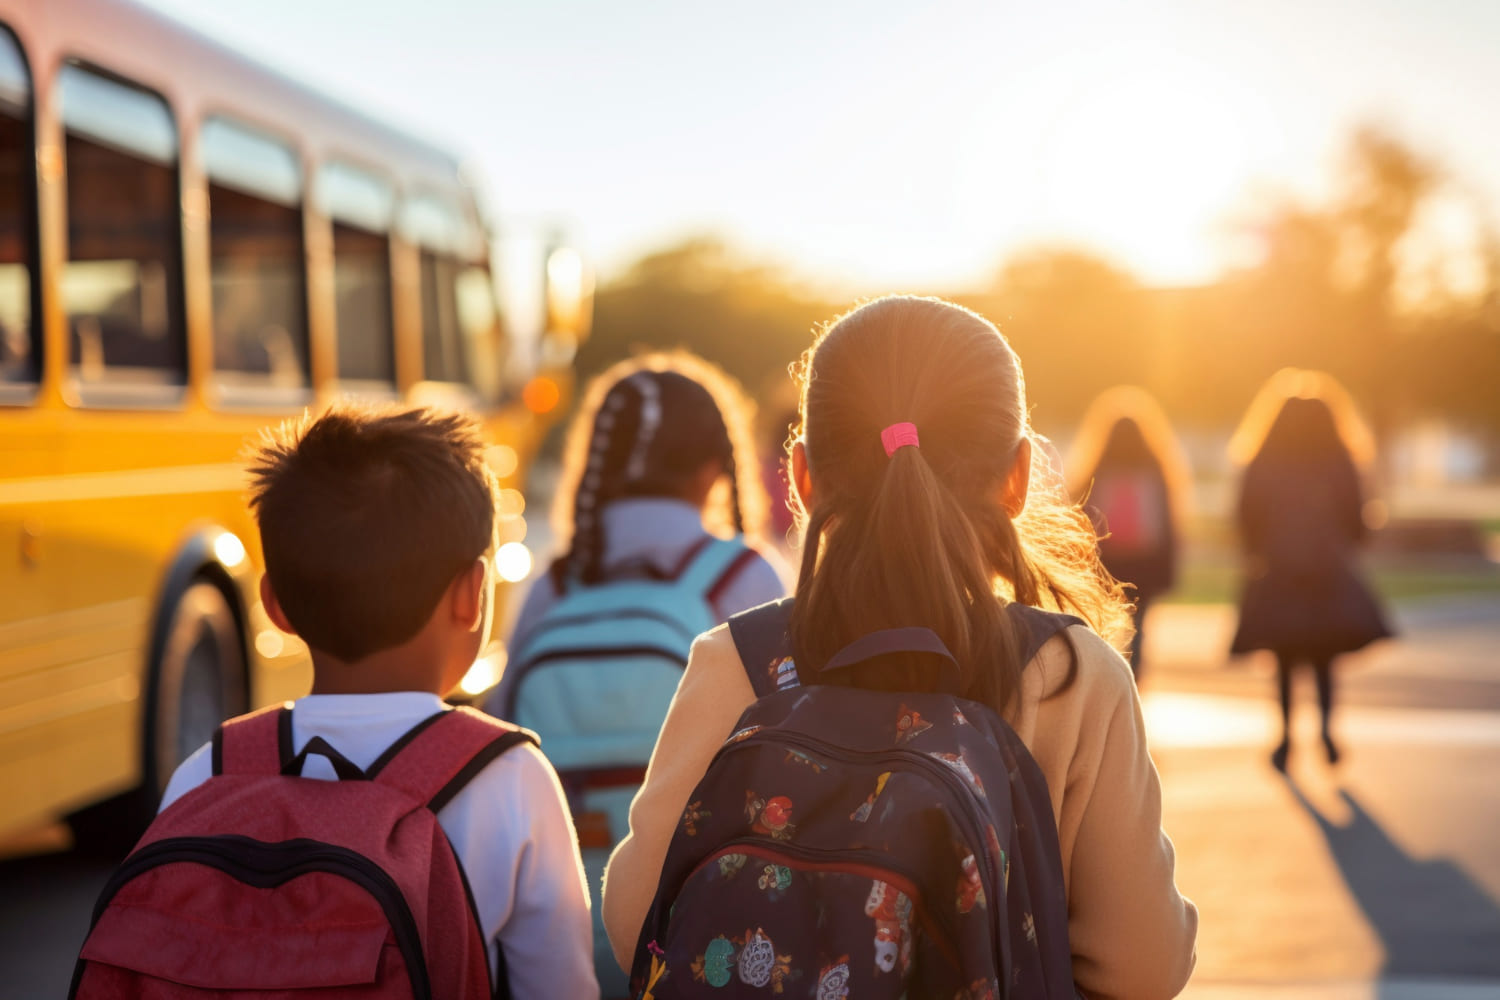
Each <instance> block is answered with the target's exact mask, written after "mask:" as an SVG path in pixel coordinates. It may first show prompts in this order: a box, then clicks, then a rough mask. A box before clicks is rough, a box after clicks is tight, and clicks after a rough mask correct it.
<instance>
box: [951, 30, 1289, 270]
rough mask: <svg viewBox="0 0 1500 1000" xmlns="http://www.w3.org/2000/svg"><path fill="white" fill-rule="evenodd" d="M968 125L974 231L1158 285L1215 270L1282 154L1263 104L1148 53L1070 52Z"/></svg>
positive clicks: (963, 190)
mask: <svg viewBox="0 0 1500 1000" xmlns="http://www.w3.org/2000/svg"><path fill="white" fill-rule="evenodd" d="M1000 123H1005V125H1006V126H1007V127H997V125H998V124H1000ZM967 130H968V132H969V134H968V136H967V137H966V141H965V142H964V144H963V150H962V155H963V157H964V159H965V161H966V163H965V166H964V168H963V170H962V176H961V177H960V178H959V193H960V195H961V197H962V198H963V199H964V200H965V201H966V202H967V203H968V205H969V207H970V209H971V210H972V211H974V213H975V218H976V221H977V222H978V224H979V225H981V226H985V225H988V226H997V227H1004V226H1010V227H1011V231H1010V232H1009V233H1008V234H1007V238H1008V240H1009V241H1010V242H1011V243H1012V244H1013V245H1014V244H1026V243H1035V242H1039V241H1040V242H1047V243H1055V242H1064V243H1076V244H1079V245H1081V246H1083V247H1085V248H1090V249H1093V250H1096V251H1098V252H1100V253H1103V254H1105V255H1107V256H1110V257H1113V258H1115V259H1117V260H1119V261H1120V262H1121V263H1123V264H1124V265H1125V266H1127V267H1129V268H1130V269H1131V270H1132V271H1133V272H1135V273H1136V274H1137V275H1139V276H1140V277H1141V278H1142V279H1143V280H1144V281H1147V282H1149V283H1153V284H1179V283H1190V282H1195V281H1203V280H1209V279H1211V278H1212V277H1213V276H1214V275H1215V274H1217V273H1218V272H1219V271H1220V269H1221V266H1222V264H1223V263H1224V256H1225V253H1224V250H1225V248H1226V244H1225V243H1224V242H1222V241H1221V239H1220V236H1221V234H1222V233H1223V229H1222V225H1223V223H1224V222H1225V221H1226V218H1227V217H1228V216H1229V215H1230V213H1231V212H1233V211H1234V210H1235V209H1236V208H1237V207H1239V206H1240V205H1242V204H1243V200H1244V198H1245V196H1246V194H1247V191H1248V190H1249V189H1250V188H1251V185H1252V184H1253V183H1254V182H1255V181H1256V180H1257V178H1258V177H1259V176H1261V175H1263V174H1265V173H1271V172H1274V171H1275V170H1277V169H1278V166H1279V165H1280V164H1279V161H1280V160H1281V158H1282V157H1283V156H1284V154H1285V148H1284V143H1283V136H1282V132H1281V129H1280V126H1279V125H1278V123H1277V121H1276V119H1275V117H1274V116H1273V115H1272V114H1271V113H1270V109H1269V105H1268V104H1267V102H1266V99H1265V98H1264V97H1262V96H1261V95H1258V94H1255V93H1252V92H1250V91H1248V90H1246V89H1245V88H1244V86H1243V85H1241V84H1240V83H1238V82H1237V81H1236V80H1234V79H1233V78H1231V77H1228V76H1226V75H1224V74H1221V73H1218V72H1216V70H1215V68H1214V67H1212V66H1208V65H1204V64H1202V63H1198V62H1193V61H1191V60H1187V59H1184V58H1181V57H1179V56H1178V55H1176V54H1175V53H1173V52H1172V51H1170V50H1160V49H1156V48H1150V49H1136V50H1133V51H1130V52H1123V51H1122V52H1112V53H1099V52H1079V53H1074V54H1072V56H1071V57H1070V58H1067V59H1064V60H1059V61H1058V62H1056V63H1054V64H1049V65H1048V66H1047V67H1046V68H1045V69H1043V70H1040V71H1038V72H1037V73H1036V74H1035V75H1033V76H1031V77H1028V78H1027V79H1025V80H1021V81H1016V82H1015V84H1013V85H1008V86H1006V87H1005V88H1002V89H1001V90H999V91H997V92H995V93H993V94H991V95H990V97H989V100H988V101H986V102H981V103H980V105H979V106H977V107H976V108H975V111H974V114H973V115H972V116H971V118H970V120H969V122H968V123H967ZM1023 220H1024V221H1023Z"/></svg>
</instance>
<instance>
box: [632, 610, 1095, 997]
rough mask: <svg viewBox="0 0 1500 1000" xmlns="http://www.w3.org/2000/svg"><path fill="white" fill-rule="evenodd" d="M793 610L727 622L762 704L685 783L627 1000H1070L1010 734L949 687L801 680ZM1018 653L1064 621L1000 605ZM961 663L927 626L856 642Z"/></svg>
mask: <svg viewBox="0 0 1500 1000" xmlns="http://www.w3.org/2000/svg"><path fill="white" fill-rule="evenodd" d="M791 607H792V605H791V601H790V600H786V601H781V602H778V603H776V604H768V605H764V606H762V607H760V608H756V609H754V610H752V611H748V612H745V613H744V614H742V615H738V616H736V617H734V618H731V619H730V630H731V633H732V635H733V636H734V639H735V643H736V645H737V646H738V647H739V650H740V654H741V658H742V659H743V660H744V662H745V666H746V670H747V672H748V673H749V675H750V679H751V683H752V685H753V686H754V687H755V690H756V693H757V695H758V696H759V700H758V701H757V702H756V703H755V704H754V705H752V706H751V707H750V708H748V709H747V710H746V711H745V713H744V715H742V716H741V718H740V721H739V724H738V726H737V727H736V729H735V731H734V733H733V734H732V735H731V736H730V737H729V739H728V740H727V741H726V742H725V744H724V746H723V747H722V748H721V749H720V750H719V752H718V754H717V755H716V756H715V758H714V760H713V762H712V763H711V764H710V765H709V768H708V771H707V773H706V774H705V775H704V778H703V780H702V781H701V782H700V783H699V785H698V787H697V788H696V789H694V791H693V794H692V796H691V798H690V800H689V803H688V805H687V808H686V810H685V811H684V813H683V817H682V822H681V824H680V825H679V827H678V829H677V832H676V834H675V835H674V836H673V839H672V843H671V846H670V848H669V849H668V852H667V858H666V862H665V864H664V865H663V868H662V875H661V881H660V883H659V885H658V889H657V895H656V899H655V901H654V902H653V904H652V907H651V910H650V912H649V914H648V915H647V917H646V922H645V924H644V926H643V927H642V930H641V935H640V938H639V943H638V944H637V946H636V950H635V959H634V963H633V969H632V973H631V987H632V990H633V994H632V995H633V996H635V997H637V998H640V1000H666V998H668V997H714V998H716V1000H718V998H730V997H763V996H768V995H769V996H784V997H788V998H792V997H805V998H809V1000H844V998H848V997H857V998H858V1000H879V998H890V1000H896V998H898V997H923V998H939V1000H949V998H953V1000H1001V998H1020V997H1025V998H1046V1000H1061V998H1069V1000H1071V998H1073V997H1074V996H1075V995H1076V994H1075V990H1074V987H1073V980H1072V961H1071V955H1070V952H1069V947H1068V908H1067V900H1066V898H1065V894H1064V889H1063V878H1062V861H1061V857H1060V853H1059V850H1058V843H1057V831H1056V828H1055V826H1054V824H1053V819H1052V806H1051V801H1050V799H1049V798H1048V795H1047V786H1046V781H1045V779H1044V778H1043V776H1042V773H1041V770H1040V768H1039V767H1038V766H1037V764H1036V762H1035V761H1034V760H1033V759H1032V757H1031V755H1030V754H1029V753H1028V752H1027V750H1026V748H1025V746H1024V745H1023V744H1022V743H1021V740H1020V738H1019V737H1018V736H1017V735H1016V734H1015V732H1014V731H1013V730H1012V729H1011V728H1010V727H1009V726H1008V725H1006V723H1005V722H1004V721H1003V720H1001V718H1000V717H999V716H998V715H997V714H995V712H993V711H992V710H991V709H989V708H987V707H986V706H983V705H980V704H978V703H976V702H972V701H968V700H965V699H962V698H958V697H956V696H954V695H952V694H946V693H932V692H911V693H889V692H880V691H871V690H864V689H859V688H852V687H844V686H833V685H827V684H818V685H813V686H808V687H802V686H800V684H799V679H798V673H797V669H796V667H795V665H794V664H793V663H792V661H791V657H790V643H789V640H788V638H787V628H786V626H787V622H788V620H789V616H790V612H791ZM1008 613H1010V614H1011V615H1012V616H1013V619H1014V620H1015V621H1016V622H1017V623H1018V624H1019V625H1021V626H1023V634H1024V635H1025V636H1026V637H1027V643H1026V649H1025V658H1026V660H1027V661H1029V660H1030V659H1031V658H1032V657H1033V656H1034V655H1035V654H1036V651H1037V650H1038V649H1039V648H1040V647H1041V645H1042V644H1043V643H1044V642H1046V640H1047V639H1048V638H1050V637H1051V636H1053V635H1055V634H1057V633H1058V632H1060V631H1062V630H1063V629H1065V628H1067V627H1068V626H1069V625H1072V624H1078V623H1079V622H1078V619H1076V618H1073V617H1071V616H1066V615H1059V614H1051V613H1048V612H1043V611H1039V610H1037V609H1035V608H1029V607H1024V606H1021V605H1011V606H1010V609H1009V612H1008ZM891 653H925V654H933V655H935V656H937V657H940V658H942V661H943V663H944V668H945V669H944V673H943V683H944V686H945V687H946V689H947V690H956V688H957V684H958V676H959V675H958V665H957V663H956V662H955V661H954V660H953V657H952V655H951V654H950V653H949V652H948V650H947V649H946V647H944V645H943V643H942V641H941V640H940V639H939V638H938V636H937V635H936V634H935V633H933V632H932V631H930V630H928V629H920V628H902V629H890V630H885V631H881V632H875V633H871V634H870V635H867V636H864V637H863V638H861V639H859V640H857V641H855V642H854V643H852V644H850V645H849V646H848V647H846V648H845V649H844V650H843V651H841V652H840V653H838V654H837V655H836V656H834V657H833V659H832V660H830V661H829V663H828V665H827V666H826V667H824V668H823V671H822V674H821V675H820V676H822V677H825V678H828V679H833V678H834V677H836V676H837V675H839V674H841V673H844V672H846V671H848V670H849V669H850V668H853V667H856V666H857V665H858V664H860V663H862V662H864V661H866V660H869V659H872V658H875V657H880V656H884V655H886V654H891Z"/></svg>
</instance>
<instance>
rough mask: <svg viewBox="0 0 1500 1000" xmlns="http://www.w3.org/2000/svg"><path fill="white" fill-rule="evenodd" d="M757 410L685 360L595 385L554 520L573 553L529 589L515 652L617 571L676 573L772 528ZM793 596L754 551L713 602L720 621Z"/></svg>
mask: <svg viewBox="0 0 1500 1000" xmlns="http://www.w3.org/2000/svg"><path fill="white" fill-rule="evenodd" d="M758 468H759V463H758V462H757V460H756V457H755V445H754V439H753V437H752V431H751V423H750V414H749V407H748V405H747V403H746V402H745V400H744V398H743V396H742V395H741V394H740V392H739V390H738V388H737V387H736V386H735V385H734V383H732V382H731V381H730V379H729V378H728V376H726V375H725V374H724V373H723V372H722V371H721V370H720V369H718V368H717V367H715V366H714V365H712V364H710V363H709V362H707V361H705V360H703V359H702V358H700V357H698V356H696V355H694V354H689V353H687V352H686V351H676V352H671V353H653V354H648V355H644V356H641V357H637V358H632V359H629V360H626V361H621V362H619V363H617V364H615V365H614V366H613V367H611V368H609V369H608V370H606V371H605V372H604V373H603V374H602V375H600V376H598V377H597V378H595V379H594V380H593V382H592V383H591V384H590V386H589V390H588V392H587V394H586V396H585V399H584V404H583V407H582V409H581V411H580V413H579V415H578V416H577V417H576V418H575V419H574V422H573V424H572V426H571V428H570V429H569V432H568V445H567V449H566V453H565V459H564V469H563V475H562V479H561V481H560V483H559V487H558V491H557V506H556V510H555V513H554V521H555V522H556V524H557V527H558V535H559V536H560V537H563V538H568V539H569V542H568V548H567V550H566V551H565V552H564V553H563V554H562V555H561V556H559V557H558V558H557V559H556V560H555V561H554V562H553V563H552V566H551V568H550V569H549V570H548V571H547V574H546V576H545V577H542V578H539V579H538V580H537V581H536V582H535V583H534V584H533V586H532V588H531V592H530V593H529V594H528V595H527V597H526V601H525V603H524V604H523V605H522V607H521V612H520V615H519V617H518V618H517V619H516V625H515V628H514V629H513V630H512V643H511V645H512V646H515V645H516V644H517V643H518V642H520V641H522V640H523V639H524V638H525V637H526V635H527V633H528V632H530V631H531V629H532V628H533V627H534V626H535V625H536V623H537V622H538V621H540V620H541V617H542V616H543V615H544V614H546V612H547V610H548V609H549V608H551V607H552V605H553V604H554V603H556V601H557V599H558V597H559V596H560V595H562V594H563V593H566V592H567V591H568V590H569V589H570V588H572V587H574V586H578V585H583V586H589V585H592V584H596V583H599V582H600V581H601V580H603V579H605V578H606V577H608V576H610V575H612V574H615V573H619V572H643V573H648V574H650V573H657V574H663V575H666V574H671V573H672V572H673V571H674V570H676V569H677V568H678V567H679V566H680V565H681V564H682V562H683V560H684V558H685V557H687V556H690V555H691V554H693V549H694V547H695V546H698V545H701V544H702V543H703V542H704V541H705V540H707V539H708V538H710V537H711V536H712V535H715V534H717V535H724V534H727V533H732V534H733V535H735V536H739V537H744V538H755V537H757V536H758V535H759V533H760V528H761V524H762V522H763V520H764V517H765V497H764V495H763V493H762V492H761V490H760V486H759V484H758V482H757V472H756V470H757V469H758ZM785 593H786V588H785V586H784V585H783V584H782V582H781V578H780V576H779V575H778V574H777V571H776V569H775V568H773V566H772V564H771V563H769V562H768V561H767V560H766V559H765V558H764V556H762V555H761V554H760V553H759V552H758V551H757V550H755V549H753V548H750V547H748V546H747V547H746V549H745V552H744V554H743V556H742V557H741V560H740V561H739V562H738V563H737V564H736V565H735V566H734V567H733V573H732V574H730V575H729V576H727V577H725V578H723V579H721V580H720V581H718V590H717V591H716V592H714V593H713V594H711V595H710V597H711V600H710V603H711V604H712V605H713V607H714V609H715V611H716V612H717V619H718V621H723V620H724V619H726V618H728V617H729V616H730V615H732V614H734V613H735V612H737V611H743V610H744V609H746V608H751V607H754V606H756V605H757V604H764V603H765V602H766V601H772V600H776V599H778V598H780V597H782V596H784V595H785Z"/></svg>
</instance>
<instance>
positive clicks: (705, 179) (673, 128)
mask: <svg viewBox="0 0 1500 1000" xmlns="http://www.w3.org/2000/svg"><path fill="white" fill-rule="evenodd" d="M146 2H147V3H148V5H149V6H152V7H155V8H157V9H160V10H162V11H164V12H166V13H168V14H170V15H172V16H174V17H176V18H177V19H179V20H181V21H183V22H185V23H187V24H190V25H192V26H193V27H195V28H198V29H199V30H201V31H204V32H205V33H207V34H210V35H213V36H215V37H217V38H219V39H221V40H223V41H226V42H228V43H229V44H231V45H233V46H234V47H236V48H238V49H239V50H241V51H243V52H245V53H247V54H249V55H251V56H253V57H255V58H257V59H259V60H261V61H262V62H266V63H269V64H271V65H273V66H275V67H276V68H277V69H280V70H282V71H284V72H286V73H288V74H290V75H292V76H293V77H296V78H298V79H301V80H303V81H304V82H306V83H309V84H312V85H314V86H316V87H318V88H319V89H321V90H324V91H326V92H328V93H330V94H331V95H333V96H335V97H337V98H340V99H342V100H344V101H346V102H348V103H351V104H353V105H355V106H357V107H360V108H361V109H363V110H366V111H367V112H369V113H372V114H374V115H375V116H377V117H381V118H384V119H386V120H388V121H390V122H391V123H392V124H394V125H396V126H398V127H402V128H405V129H407V130H409V131H414V132H416V133H418V134H421V135H424V136H426V137H430V138H432V139H434V140H436V141H437V142H438V143H439V144H441V145H443V146H445V147H447V148H450V149H452V150H453V151H454V152H455V153H457V154H459V155H460V156H462V157H463V158H464V159H466V160H469V161H471V162H472V164H473V165H474V167H475V169H476V172H477V175H478V176H479V177H480V178H481V181H482V183H483V184H484V186H485V188H486V189H487V192H488V195H489V198H490V201H491V202H492V203H493V204H494V205H495V206H496V207H497V210H498V216H499V222H500V223H501V224H502V225H504V224H506V223H510V224H512V225H514V226H516V227H519V228H524V227H526V226H530V225H535V224H536V223H538V222H540V221H542V220H553V219H555V220H561V221H563V222H564V223H566V225H567V227H568V229H569V231H570V232H571V233H572V234H573V235H574V238H575V239H576V240H578V242H579V243H580V244H581V245H582V246H583V248H584V249H585V251H586V252H587V253H588V254H589V256H590V257H591V258H592V260H593V261H594V264H595V267H596V269H597V270H598V271H599V273H600V275H601V277H602V278H604V279H606V280H607V279H608V278H609V277H610V276H612V275H615V274H618V273H620V272H621V271H622V270H623V269H624V268H625V267H627V266H628V264H629V263H630V261H631V260H633V259H635V258H636V257H638V256H639V255H640V254H641V253H644V252H647V251H649V250H651V249H654V248H659V247H661V246H664V245H667V244H669V243H671V242H673V241H675V240H679V239H682V238H684V237H686V236H690V235H698V234H704V233H717V234H721V235H723V236H725V237H726V238H728V239H729V240H730V241H732V242H733V243H734V244H735V245H737V246H739V247H742V248H743V249H744V250H745V251H746V252H747V253H749V254H750V255H752V256H754V257H756V258H757V259H761V260H765V261H768V262H772V263H777V264H781V265H784V266H786V267H787V268H789V269H791V270H792V271H793V272H795V273H797V274H800V275H802V276H804V277H805V278H807V279H809V280H810V281H812V282H816V283H822V284H825V285H827V286H829V287H837V288H844V289H853V290H860V291H887V290H890V291H912V292H940V291H944V290H950V289H955V288H961V287H964V286H966V285H972V284H973V283H975V282H981V281H984V280H986V279H987V278H988V277H989V276H990V275H991V274H993V273H994V271H995V270H996V268H997V267H998V266H999V264H1000V262H1001V261H1002V260H1003V259H1004V257H1005V256H1006V255H1007V254H1010V253H1014V252H1015V251H1016V250H1018V249H1021V248H1024V247H1027V246H1031V245H1035V244H1040V243H1047V244H1070V245H1078V246H1082V247H1086V248H1089V249H1092V250H1094V251H1097V252H1100V253H1103V254H1105V255H1107V256H1109V257H1111V258H1113V259H1114V260H1116V261H1117V262H1119V263H1120V264H1121V265H1123V266H1124V267H1126V268H1128V269H1129V270H1131V271H1132V272H1134V273H1135V274H1136V275H1138V276H1139V277H1140V278H1141V279H1142V280H1144V281H1147V282H1149V283H1152V284H1163V285H1174V284H1188V283H1195V282H1202V281H1206V280H1210V279H1212V277H1213V276H1214V275H1216V274H1218V273H1219V272H1220V271H1221V270H1222V269H1223V268H1224V267H1225V266H1226V265H1227V264H1230V263H1232V262H1234V261H1235V260H1236V259H1238V258H1237V255H1238V254H1241V253H1242V252H1243V243H1242V241H1239V240H1236V239H1235V238H1234V234H1235V233H1236V232H1238V231H1240V230H1239V229H1237V228H1236V225H1237V223H1238V222H1242V221H1243V220H1244V219H1245V218H1246V216H1247V213H1248V212H1250V211H1252V210H1253V206H1254V205H1255V204H1256V203H1257V200H1258V199H1264V198H1266V197H1276V196H1280V195H1283V194H1290V195H1293V196H1297V197H1301V198H1306V199H1317V198H1319V197H1326V194H1327V188H1328V185H1329V179H1330V176H1331V173H1332V171H1333V169H1334V167H1335V166H1336V164H1337V157H1338V155H1339V152H1340V150H1341V148H1342V145H1343V143H1344V142H1345V141H1346V139H1347V137H1348V135H1349V133H1350V132H1351V131H1352V129H1353V128H1354V127H1355V126H1356V125H1358V124H1360V123H1362V122H1371V123H1376V124H1380V125H1383V126H1386V127H1388V128H1391V129H1393V130H1394V131H1396V132H1397V133H1398V134H1400V135H1401V136H1403V137H1404V138H1406V139H1407V140H1408V141H1409V142H1411V143H1412V144H1414V145H1415V146H1416V147H1418V148H1419V149H1421V150H1422V151H1423V152H1425V153H1427V154H1429V155H1431V156H1433V157H1435V158H1437V159H1438V160H1440V161H1441V162H1442V163H1443V164H1444V165H1445V166H1446V168H1447V169H1448V171H1449V175H1450V178H1451V180H1452V182H1453V190H1454V191H1455V192H1458V197H1459V199H1460V200H1461V202H1462V203H1463V204H1464V205H1465V206H1468V207H1471V208H1472V207H1474V206H1478V210H1479V211H1481V212H1483V213H1486V214H1487V215H1488V216H1489V217H1490V218H1496V217H1497V216H1496V214H1495V207H1496V206H1500V128H1496V127H1495V120H1496V119H1495V116H1496V110H1495V102H1494V97H1493V95H1495V94H1500V60H1497V59H1495V58H1494V53H1495V52H1496V51H1500V2H1493V0H1311V2H1309V0H1296V2H1293V0H1257V2H1255V3H1245V2H1241V0H1191V2H1175V0H1162V2H1153V3H1125V2H1109V0H1067V2H1056V3H1045V4H1042V3H1023V2H1020V0H989V2H982V3H964V2H955V0H938V2H931V3H924V4H912V3H905V2H899V3H897V2H885V0H859V2H853V0H847V2H846V0H838V2H828V3H817V4H808V3H805V2H786V0H765V2H762V3H759V4H755V5H727V4H711V3H702V2H697V0H693V2H690V0H665V2H658V3H640V4H621V3H617V2H608V0H547V2H540V0H537V2H526V3H521V2H515V0H506V2H494V0H422V2H420V3H413V2H400V3H397V2H390V0H360V2H345V0H257V2H256V3H255V4H253V5H251V4H249V3H245V2H240V3H223V4H219V3H215V4H207V3H203V2H202V0H146ZM1449 214H1450V216H1451V215H1452V214H1453V213H1452V212H1450V213H1449Z"/></svg>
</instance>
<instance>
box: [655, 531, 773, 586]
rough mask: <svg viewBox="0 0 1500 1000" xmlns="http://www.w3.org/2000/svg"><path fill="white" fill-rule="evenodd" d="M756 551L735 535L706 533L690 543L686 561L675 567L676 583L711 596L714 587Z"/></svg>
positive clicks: (725, 579)
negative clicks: (696, 542)
mask: <svg viewBox="0 0 1500 1000" xmlns="http://www.w3.org/2000/svg"><path fill="white" fill-rule="evenodd" d="M758 554H759V553H757V552H756V551H755V550H754V549H752V548H751V547H750V546H748V545H746V544H745V542H744V540H743V539H741V538H739V537H738V536H736V537H734V538H714V537H713V536H709V537H708V538H706V539H705V540H704V541H703V542H700V543H699V544H698V545H696V546H694V547H693V549H692V550H691V554H690V556H689V558H688V560H687V563H686V564H685V565H684V566H683V567H682V568H681V569H680V570H678V572H677V576H676V583H677V586H679V587H681V588H682V589H683V590H686V591H688V592H690V593H693V594H696V595H698V596H700V597H704V598H709V599H710V600H711V595H713V594H714V592H715V591H718V590H721V589H722V588H723V586H724V585H725V584H726V583H727V582H728V581H729V580H731V579H733V578H734V577H735V575H737V574H738V573H739V571H740V570H741V569H743V568H744V567H745V565H746V564H747V563H748V562H750V560H752V559H754V558H756V556H757V555H758Z"/></svg>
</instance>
